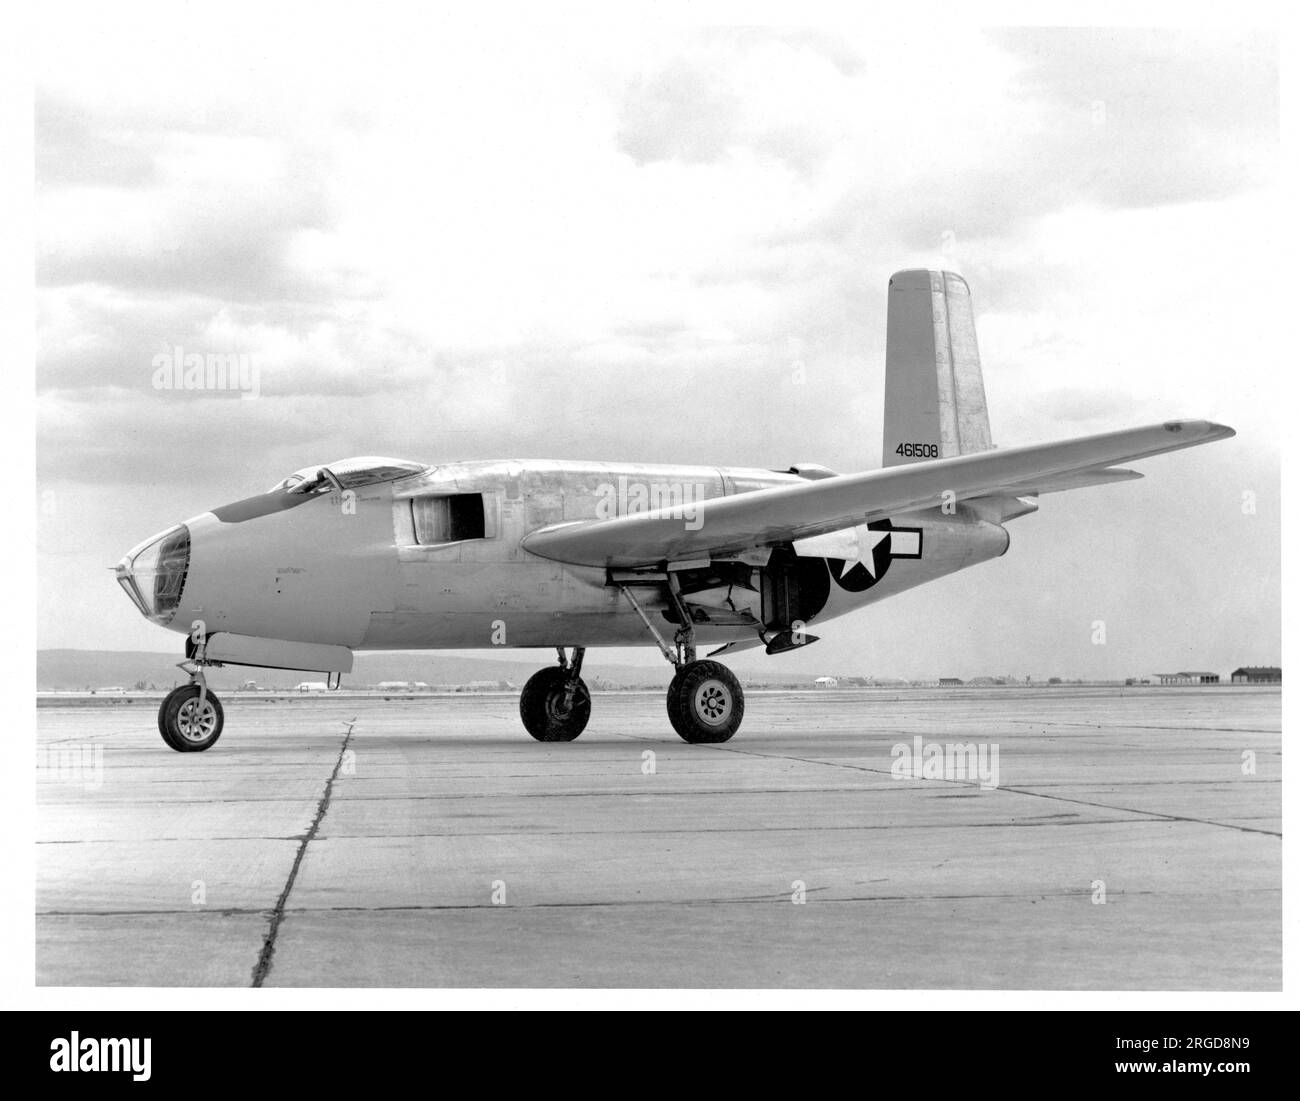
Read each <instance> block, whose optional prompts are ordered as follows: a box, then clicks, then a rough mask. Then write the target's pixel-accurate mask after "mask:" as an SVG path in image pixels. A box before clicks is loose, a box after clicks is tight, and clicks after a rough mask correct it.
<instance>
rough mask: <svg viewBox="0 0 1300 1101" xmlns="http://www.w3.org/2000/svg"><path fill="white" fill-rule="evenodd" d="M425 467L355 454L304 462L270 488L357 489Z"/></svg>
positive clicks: (296, 490) (293, 490)
mask: <svg viewBox="0 0 1300 1101" xmlns="http://www.w3.org/2000/svg"><path fill="white" fill-rule="evenodd" d="M428 469H429V468H428V466H427V465H426V464H425V463H413V462H410V461H408V460H406V459H385V458H383V457H382V456H379V455H358V456H356V457H354V458H351V459H339V460H337V461H336V462H332V463H326V464H325V465H324V466H305V467H303V468H302V469H301V470H295V471H294V472H293V473H292V474H290V475H289V476H288V477H287V478H285V479H284V480H283V481H281V482H277V483H276V484H275V485H273V486H272V487H271V489H270V492H271V493H274V492H276V491H277V490H288V491H289V492H290V493H327V492H329V491H330V490H338V489H360V488H361V487H362V486H370V485H377V484H378V483H379V482H395V481H397V480H398V479H399V478H410V477H411V476H413V475H415V474H423V473H424V472H425V471H426V470H428Z"/></svg>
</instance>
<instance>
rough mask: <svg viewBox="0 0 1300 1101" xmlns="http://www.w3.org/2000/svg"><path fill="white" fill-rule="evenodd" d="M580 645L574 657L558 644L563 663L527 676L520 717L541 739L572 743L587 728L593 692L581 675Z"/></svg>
mask: <svg viewBox="0 0 1300 1101" xmlns="http://www.w3.org/2000/svg"><path fill="white" fill-rule="evenodd" d="M585 652H586V651H585V650H584V649H583V647H581V646H575V647H574V648H573V660H572V661H570V660H569V658H568V657H566V656H565V653H564V648H563V647H557V653H558V654H559V655H560V664H559V665H558V666H552V667H551V668H549V669H543V670H542V671H541V672H539V673H534V674H533V675H532V676H531V677H529V678H528V683H527V684H525V685H524V690H523V692H522V693H520V696H519V717H520V718H522V719H523V720H524V729H525V730H527V731H528V733H529V734H531V735H532V736H533V737H534V738H536V739H537V740H538V741H539V742H571V741H573V739H574V738H576V737H577V736H578V735H579V734H581V733H582V732H583V730H585V729H586V726H587V720H588V719H590V718H591V693H590V692H588V691H587V685H586V684H585V683H584V681H583V679H582V677H581V676H580V674H581V672H582V655H583V654H584V653H585Z"/></svg>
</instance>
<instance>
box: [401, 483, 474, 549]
mask: <svg viewBox="0 0 1300 1101" xmlns="http://www.w3.org/2000/svg"><path fill="white" fill-rule="evenodd" d="M411 519H412V521H413V522H414V524H415V541H416V542H417V543H419V544H420V545H421V546H431V545H433V544H435V543H458V542H460V541H461V540H462V539H484V538H486V537H487V532H486V530H485V527H484V523H483V495H482V494H481V493H455V494H451V495H449V496H445V497H413V498H411Z"/></svg>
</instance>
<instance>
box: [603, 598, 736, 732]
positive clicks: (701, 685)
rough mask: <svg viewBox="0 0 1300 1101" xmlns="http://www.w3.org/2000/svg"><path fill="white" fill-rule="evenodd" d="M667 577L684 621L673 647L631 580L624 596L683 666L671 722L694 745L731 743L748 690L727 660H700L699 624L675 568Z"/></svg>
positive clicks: (672, 696)
mask: <svg viewBox="0 0 1300 1101" xmlns="http://www.w3.org/2000/svg"><path fill="white" fill-rule="evenodd" d="M667 580H668V594H669V596H670V598H671V600H672V602H673V607H674V608H675V610H676V612H677V618H678V622H679V623H680V624H681V626H680V627H678V628H677V633H676V634H675V635H674V636H673V645H672V646H669V645H668V643H666V642H665V641H664V639H663V637H662V636H661V635H660V634H659V631H658V630H657V629H656V628H655V625H654V623H653V622H652V621H651V619H650V617H649V616H647V615H646V614H645V612H644V611H643V610H642V608H641V605H640V604H638V603H637V601H636V597H634V596H633V595H632V592H631V590H630V589H629V588H628V587H627V586H626V585H624V586H623V595H624V596H625V597H627V599H628V603H630V604H631V605H632V607H633V608H634V609H635V611H636V613H637V615H639V616H640V617H641V621H642V622H643V623H644V624H645V625H646V627H647V628H648V629H649V631H650V633H651V634H652V635H654V638H655V641H656V642H657V643H658V644H659V649H660V651H661V652H662V653H663V655H664V657H665V658H667V659H668V660H669V661H670V662H672V664H673V665H674V666H675V667H676V669H677V672H676V674H674V676H673V679H672V682H671V683H670V684H669V685H668V721H669V722H670V723H672V724H673V729H674V730H675V731H677V733H678V735H679V736H680V737H681V739H682V741H684V742H690V743H691V744H692V745H711V744H714V745H715V744H717V743H719V742H725V741H726V740H727V739H728V738H730V737H731V736H732V735H733V734H734V733H735V732H736V731H737V730H739V729H740V720H741V719H743V718H744V717H745V693H744V690H743V689H742V688H741V687H740V681H738V680H737V679H736V676H735V674H734V673H732V671H731V670H730V669H728V668H727V667H726V666H725V665H723V664H721V663H720V662H716V661H697V660H696V657H695V624H694V623H693V622H692V620H691V615H690V611H689V610H688V609H687V607H686V603H685V601H684V600H683V599H682V594H681V586H680V585H679V584H678V581H677V578H676V577H675V576H674V575H673V574H672V573H669V574H668V578H667Z"/></svg>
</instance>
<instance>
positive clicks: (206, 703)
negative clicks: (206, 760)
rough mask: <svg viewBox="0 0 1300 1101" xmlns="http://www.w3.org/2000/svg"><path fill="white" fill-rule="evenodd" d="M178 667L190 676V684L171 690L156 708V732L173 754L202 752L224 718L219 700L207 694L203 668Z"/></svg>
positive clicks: (188, 663) (187, 664)
mask: <svg viewBox="0 0 1300 1101" xmlns="http://www.w3.org/2000/svg"><path fill="white" fill-rule="evenodd" d="M178 668H180V669H184V670H185V672H187V673H189V675H190V683H189V684H183V685H181V686H180V687H179V688H173V689H172V690H171V692H169V693H168V694H167V696H166V698H165V699H164V700H163V702H162V706H160V707H159V708H158V733H159V734H161V735H162V740H163V741H164V742H166V743H167V745H168V746H170V747H171V748H172V749H174V750H176V752H177V753H202V752H203V751H204V750H205V749H210V748H212V746H213V745H215V744H216V741H217V739H218V738H220V737H221V729H222V727H223V726H225V722H226V716H225V713H224V711H223V710H222V708H221V701H220V700H219V699H217V697H216V695H215V694H214V693H212V692H209V691H208V682H207V678H206V677H205V676H204V675H203V666H202V665H200V664H198V663H197V662H193V661H183V662H180V664H179V665H178Z"/></svg>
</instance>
